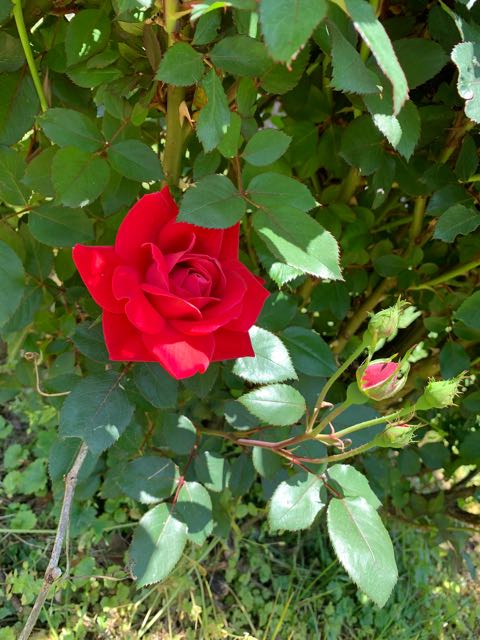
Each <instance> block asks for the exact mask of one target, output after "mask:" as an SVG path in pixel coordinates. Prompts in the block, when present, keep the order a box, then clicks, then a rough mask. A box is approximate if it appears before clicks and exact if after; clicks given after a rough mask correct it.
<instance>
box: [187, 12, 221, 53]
mask: <svg viewBox="0 0 480 640" xmlns="http://www.w3.org/2000/svg"><path fill="white" fill-rule="evenodd" d="M221 16H222V14H221V12H220V11H212V12H210V13H207V14H206V15H204V16H202V17H201V18H200V20H199V21H198V22H197V25H196V27H195V35H194V36H193V40H192V43H193V44H194V45H198V46H201V45H202V44H209V43H210V42H212V40H215V38H216V36H217V32H218V29H219V28H220V22H221Z"/></svg>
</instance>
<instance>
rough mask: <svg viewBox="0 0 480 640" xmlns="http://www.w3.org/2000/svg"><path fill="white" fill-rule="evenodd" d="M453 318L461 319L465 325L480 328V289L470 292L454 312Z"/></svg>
mask: <svg viewBox="0 0 480 640" xmlns="http://www.w3.org/2000/svg"><path fill="white" fill-rule="evenodd" d="M455 318H456V319H457V320H461V321H462V322H463V323H464V324H466V325H467V327H471V328H472V329H480V291H476V292H475V293H472V295H471V296H469V297H468V298H467V299H466V300H464V301H463V302H462V304H461V305H460V306H459V307H458V309H457V310H456V312H455Z"/></svg>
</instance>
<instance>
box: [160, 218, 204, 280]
mask: <svg viewBox="0 0 480 640" xmlns="http://www.w3.org/2000/svg"><path fill="white" fill-rule="evenodd" d="M157 244H158V247H159V248H160V250H161V251H162V253H163V255H164V256H165V260H166V263H167V267H168V270H169V271H171V270H172V269H173V267H174V266H175V265H176V264H177V262H178V261H179V260H181V259H182V258H183V256H184V255H185V254H186V253H188V252H189V251H191V249H192V247H193V245H194V244H195V235H194V233H193V231H192V225H190V224H187V223H186V222H175V221H174V220H170V221H169V222H168V224H166V225H165V226H164V227H163V228H162V229H161V230H160V231H159V232H158V233H157Z"/></svg>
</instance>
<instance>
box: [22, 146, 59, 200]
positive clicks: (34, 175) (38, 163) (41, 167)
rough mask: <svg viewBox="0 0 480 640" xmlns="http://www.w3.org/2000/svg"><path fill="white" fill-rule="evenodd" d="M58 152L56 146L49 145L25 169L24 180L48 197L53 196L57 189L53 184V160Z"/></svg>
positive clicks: (31, 187)
mask: <svg viewBox="0 0 480 640" xmlns="http://www.w3.org/2000/svg"><path fill="white" fill-rule="evenodd" d="M56 153H57V149H56V147H47V148H46V149H45V150H44V151H42V152H41V153H40V154H39V155H38V156H35V157H34V158H33V160H31V161H30V162H29V163H28V165H27V168H26V170H25V175H24V177H23V179H22V182H23V183H24V184H26V185H27V187H30V189H33V190H34V191H38V192H39V193H41V194H42V195H44V196H47V197H48V198H53V197H54V195H55V189H54V188H53V184H52V161H53V158H54V156H55V154H56Z"/></svg>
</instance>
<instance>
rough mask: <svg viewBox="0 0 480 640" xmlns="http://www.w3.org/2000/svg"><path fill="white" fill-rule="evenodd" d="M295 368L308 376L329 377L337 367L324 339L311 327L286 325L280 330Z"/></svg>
mask: <svg viewBox="0 0 480 640" xmlns="http://www.w3.org/2000/svg"><path fill="white" fill-rule="evenodd" d="M282 337H283V339H284V340H285V343H286V345H287V348H288V350H289V351H290V355H291V357H292V360H293V365H294V367H295V369H297V370H298V371H301V372H302V373H305V374H307V375H308V376H318V377H325V378H327V377H329V376H331V375H332V373H334V372H335V371H336V369H337V366H336V364H335V360H334V358H333V354H332V352H331V350H330V347H329V346H328V344H327V343H326V342H325V340H324V339H323V338H322V337H321V336H319V335H318V333H316V332H315V331H313V330H311V329H304V328H303V327H288V328H287V329H285V331H283V332H282Z"/></svg>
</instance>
